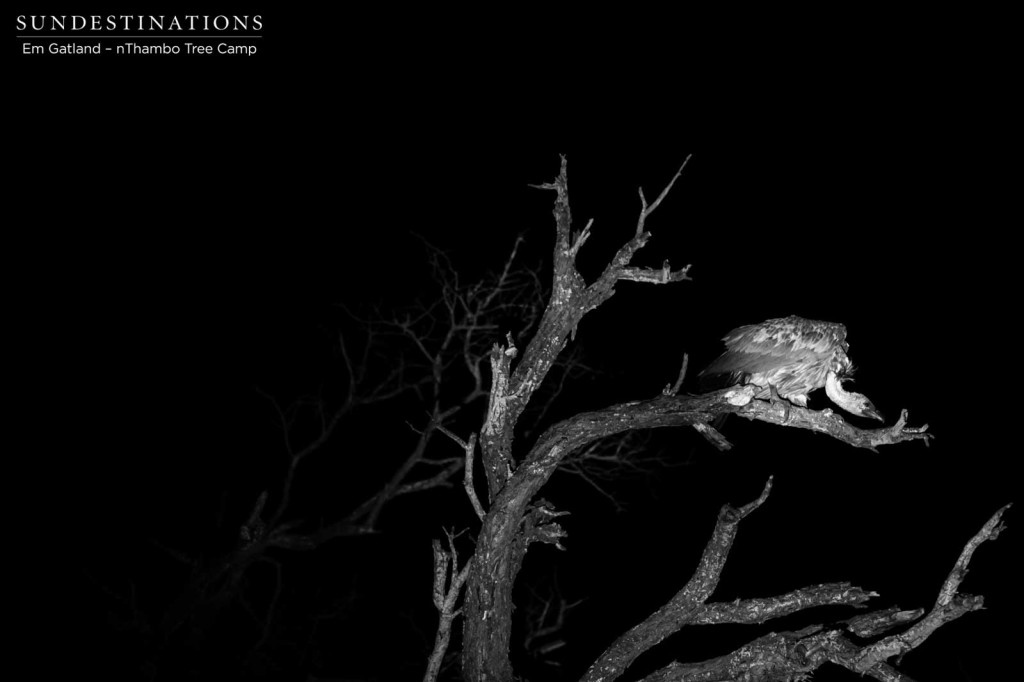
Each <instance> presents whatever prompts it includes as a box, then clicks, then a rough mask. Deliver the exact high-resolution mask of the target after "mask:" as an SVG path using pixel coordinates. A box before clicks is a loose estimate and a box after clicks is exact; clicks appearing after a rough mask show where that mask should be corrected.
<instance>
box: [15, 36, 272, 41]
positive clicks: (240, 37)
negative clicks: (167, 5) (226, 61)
mask: <svg viewBox="0 0 1024 682" xmlns="http://www.w3.org/2000/svg"><path fill="white" fill-rule="evenodd" d="M14 37H15V38H79V39H81V40H98V39H101V38H135V39H136V40H152V39H154V38H193V39H195V38H200V39H202V38H211V39H213V38H216V39H218V40H222V39H224V38H229V39H234V40H248V39H249V38H262V37H263V36H182V35H176V36H51V35H34V36H14Z"/></svg>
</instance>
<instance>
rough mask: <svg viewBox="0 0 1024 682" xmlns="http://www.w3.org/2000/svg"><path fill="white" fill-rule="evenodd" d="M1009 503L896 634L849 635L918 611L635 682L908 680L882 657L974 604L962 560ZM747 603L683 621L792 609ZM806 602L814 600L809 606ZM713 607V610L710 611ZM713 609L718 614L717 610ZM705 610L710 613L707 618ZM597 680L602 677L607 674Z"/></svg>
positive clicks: (857, 598) (867, 619) (762, 641)
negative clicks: (833, 668)
mask: <svg viewBox="0 0 1024 682" xmlns="http://www.w3.org/2000/svg"><path fill="white" fill-rule="evenodd" d="M1009 506H1010V505H1006V506H1004V507H1003V508H1002V509H1000V510H999V511H997V512H996V513H995V514H994V515H993V516H992V518H990V519H989V520H988V522H987V523H986V524H985V525H984V526H983V527H982V529H981V530H980V531H979V532H978V533H977V534H976V535H975V536H974V537H973V538H971V540H970V541H968V543H967V545H966V546H965V547H964V551H963V552H962V553H961V555H960V558H959V559H958V560H957V562H956V564H955V565H954V566H953V570H952V571H951V572H950V574H949V577H948V578H947V579H946V581H945V583H944V584H943V586H942V588H941V589H940V590H939V596H938V598H937V599H936V602H935V605H934V606H933V608H932V610H931V611H930V612H929V613H928V615H926V616H925V617H924V618H923V619H921V620H920V621H918V622H917V623H916V624H915V625H913V626H911V627H910V628H909V629H908V630H906V631H904V632H901V633H899V634H895V635H889V636H887V637H884V638H882V639H880V640H878V641H876V642H872V643H868V644H863V645H861V644H857V643H855V642H854V641H853V640H852V639H851V638H850V637H849V634H853V635H856V636H857V637H858V638H861V639H863V638H869V637H876V636H879V635H882V634H884V633H886V632H889V631H891V630H894V629H896V628H899V627H902V626H905V625H906V624H907V623H910V622H913V621H914V620H917V619H918V618H920V617H921V614H923V613H924V609H917V610H914V611H900V610H899V609H896V608H889V609H882V610H880V611H875V612H872V613H867V614H862V615H859V616H856V617H854V618H850V619H848V620H846V621H841V622H840V623H837V624H835V625H831V626H825V625H811V626H808V627H806V628H803V629H801V630H798V631H796V632H781V633H771V634H768V635H765V636H764V637H760V638H758V639H755V640H753V641H752V642H750V643H748V644H746V645H744V646H742V647H740V648H739V649H736V650H735V651H733V652H732V653H730V654H726V655H725V656H719V657H717V658H713V659H709V660H707V661H702V662H699V663H678V662H677V663H672V664H670V665H668V666H666V667H664V668H662V669H661V670H658V671H657V672H655V673H653V674H651V675H648V676H647V677H645V678H644V680H643V682H716V681H724V680H734V679H750V680H781V679H794V680H798V679H804V680H806V679H810V677H809V676H810V673H811V672H812V671H814V670H815V669H817V668H818V667H820V666H821V665H824V664H825V663H833V664H836V665H840V666H843V667H844V668H848V669H849V670H852V671H854V672H856V673H858V674H860V675H865V676H868V677H870V678H872V679H876V680H882V681H884V682H897V681H903V682H911V680H910V678H909V677H907V676H906V675H904V674H903V673H901V672H900V671H898V670H897V669H896V668H895V667H893V666H892V665H891V664H889V663H888V662H887V661H888V659H890V658H893V657H895V656H901V655H903V654H906V653H907V652H908V651H911V650H913V649H915V648H917V647H918V646H920V645H921V644H922V643H923V642H924V641H925V640H926V639H927V638H928V637H929V636H930V635H931V634H932V633H933V632H934V631H935V630H936V629H938V628H939V627H940V626H942V625H944V624H946V623H948V622H950V621H952V620H955V619H956V618H959V617H960V616H962V615H964V614H965V613H968V612H969V611H975V610H977V609H980V608H982V604H983V601H984V599H983V598H982V597H980V596H973V595H961V594H959V593H958V592H957V588H958V587H959V584H960V581H961V580H962V579H963V576H964V575H965V574H966V572H967V564H968V563H969V562H970V560H971V556H972V555H973V554H974V550H976V549H977V548H978V546H979V545H980V544H981V543H982V542H984V541H986V540H992V539H995V537H996V536H997V535H998V534H999V533H1000V531H1002V530H1003V528H1004V526H1003V525H1002V524H1001V523H1000V519H1001V517H1002V514H1003V512H1005V511H1006V509H1007V508H1009ZM834 587H838V588H839V590H838V591H833V588H834ZM808 591H809V593H810V594H814V593H815V592H818V593H819V594H820V595H822V596H825V597H826V599H833V600H834V601H831V602H829V601H823V602H819V604H825V603H851V604H859V603H861V602H862V601H864V600H866V599H867V598H868V597H872V596H877V595H876V594H874V593H870V592H862V591H860V590H858V589H857V588H851V587H849V585H845V584H840V585H837V586H829V585H821V586H818V587H817V588H806V589H805V590H797V593H802V592H808ZM791 594H792V593H791ZM844 595H845V596H847V597H851V598H850V599H849V600H848V601H846V600H843V601H840V600H837V599H836V597H842V596H844ZM751 601H752V602H767V603H768V604H769V607H768V608H767V609H765V610H761V609H760V608H759V609H757V610H756V611H755V613H757V617H751V616H748V615H746V614H745V613H744V610H743V609H741V608H738V607H739V606H740V605H741V604H744V602H743V601H738V602H736V603H735V604H736V607H734V606H733V604H721V605H714V604H712V605H707V606H706V607H705V609H706V610H705V611H704V613H703V614H702V615H700V616H697V617H695V618H693V619H691V620H690V621H689V622H693V623H698V622H703V623H713V622H762V621H763V620H767V619H768V618H774V617H778V616H781V615H786V614H787V613H792V612H793V610H795V609H789V608H782V609H778V610H776V609H775V608H773V607H772V606H770V605H771V604H786V603H791V602H792V597H791V596H790V595H787V596H785V597H779V598H776V599H775V600H751ZM811 601H815V599H814V598H812V600H811ZM808 605H817V604H813V603H810V604H808ZM709 607H710V608H709ZM714 607H718V609H716V608H714ZM721 612H724V615H723V613H721ZM709 615H710V616H711V618H708V616H709ZM584 679H585V680H586V679H589V678H584ZM604 679H605V680H606V681H607V682H610V680H612V679H614V678H613V677H607V678H604Z"/></svg>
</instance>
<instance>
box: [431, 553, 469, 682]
mask: <svg viewBox="0 0 1024 682" xmlns="http://www.w3.org/2000/svg"><path fill="white" fill-rule="evenodd" d="M472 565H473V560H472V559H470V560H469V561H467V562H466V565H465V566H463V567H462V568H461V569H460V568H459V556H458V554H457V553H456V551H455V541H454V538H453V537H452V535H451V533H449V534H448V549H447V551H446V550H444V549H442V548H441V543H440V541H438V540H434V606H435V607H436V608H437V611H438V613H439V614H440V620H439V622H438V625H437V636H436V638H435V640H434V648H433V650H432V651H431V653H430V657H429V658H428V659H427V671H426V673H425V674H424V675H423V682H434V680H436V679H437V674H438V672H439V671H440V670H441V663H442V662H443V661H444V654H445V652H446V651H447V650H448V640H449V638H450V637H451V628H452V621H453V620H454V619H455V617H456V616H458V615H459V613H460V612H461V611H460V610H457V609H456V608H455V604H456V602H457V601H458V599H459V595H460V594H461V592H462V586H463V585H464V584H465V582H466V578H467V576H468V575H469V569H470V567H471V566H472Z"/></svg>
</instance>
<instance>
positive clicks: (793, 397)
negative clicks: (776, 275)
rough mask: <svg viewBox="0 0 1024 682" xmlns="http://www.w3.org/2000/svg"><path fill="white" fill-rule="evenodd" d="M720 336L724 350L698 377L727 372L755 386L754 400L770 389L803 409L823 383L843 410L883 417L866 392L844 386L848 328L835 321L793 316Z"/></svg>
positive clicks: (850, 369) (848, 365)
mask: <svg viewBox="0 0 1024 682" xmlns="http://www.w3.org/2000/svg"><path fill="white" fill-rule="evenodd" d="M722 340H723V341H725V347H726V351H725V352H724V353H722V355H720V356H719V357H718V359H716V360H715V361H714V362H712V363H711V364H710V365H708V367H707V368H706V369H704V371H702V372H701V375H702V376H710V375H715V374H728V375H729V376H730V377H731V378H732V380H733V381H734V382H735V383H742V384H753V385H755V386H759V387H760V388H761V390H760V391H758V392H757V394H756V397H758V398H766V397H768V396H769V395H770V392H771V388H770V387H774V388H775V390H776V392H777V393H778V394H779V396H781V397H782V398H785V399H786V400H789V401H790V402H792V403H794V404H796V405H801V406H804V407H806V405H807V394H808V393H810V392H811V391H814V390H816V389H819V388H822V387H825V389H826V392H827V393H828V396H829V398H831V399H832V401H833V402H835V403H836V404H837V405H839V406H840V407H842V408H843V409H845V410H847V411H849V412H852V413H853V414H856V415H859V416H864V417H872V418H875V419H881V418H882V417H881V415H880V414H879V413H878V411H877V410H876V409H875V408H874V406H873V405H872V404H871V401H869V400H868V399H867V398H866V397H865V396H862V395H860V394H859V393H847V392H846V391H845V390H844V389H843V388H842V381H843V379H844V378H847V377H849V376H850V374H851V373H852V372H853V363H852V362H850V358H849V356H848V355H847V354H846V353H847V351H848V350H849V347H850V346H849V344H848V343H847V342H846V327H844V326H843V325H841V324H839V323H837V322H823V321H820V320H807V319H804V318H802V317H797V316H795V315H791V316H790V317H780V318H776V319H772V320H767V321H765V322H762V323H761V324H751V325H746V326H743V327H738V328H736V329H733V330H732V331H731V332H729V333H728V334H726V335H725V337H724V338H723V339H722Z"/></svg>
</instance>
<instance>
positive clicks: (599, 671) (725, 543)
mask: <svg viewBox="0 0 1024 682" xmlns="http://www.w3.org/2000/svg"><path fill="white" fill-rule="evenodd" d="M771 489H772V479H771V478H769V479H768V482H767V483H766V484H765V486H764V490H763V491H762V492H761V495H760V496H759V497H758V498H757V499H756V500H754V501H753V502H750V503H749V504H746V505H744V506H742V507H740V508H738V509H737V508H735V507H732V506H731V505H728V504H727V505H725V506H723V507H722V509H721V511H719V513H718V521H717V523H716V524H715V530H714V533H713V534H712V536H711V540H710V541H709V542H708V544H707V546H706V547H705V548H704V555H703V556H702V557H701V560H700V564H699V565H698V566H697V570H696V571H695V572H694V574H693V577H691V578H690V580H689V582H688V583H687V584H686V585H685V586H684V587H683V589H681V590H680V591H679V592H678V593H677V594H676V596H675V597H673V598H672V599H671V600H670V601H669V602H668V603H667V604H665V606H663V607H661V608H660V609H658V610H657V611H656V612H655V613H653V614H651V616H650V617H648V618H647V619H646V620H645V621H644V622H642V623H640V624H639V625H636V626H635V627H633V628H632V629H630V630H629V631H628V632H626V633H625V634H623V635H622V636H621V637H619V638H618V639H617V640H616V641H615V643H614V644H612V645H611V646H610V647H609V648H608V649H607V650H606V651H605V652H604V653H603V654H601V656H600V657H599V658H598V659H597V661H595V662H594V664H593V665H591V666H590V669H589V670H587V673H586V675H584V676H583V678H582V680H581V682H599V681H604V682H610V681H611V680H614V679H616V678H618V677H619V676H620V675H621V674H622V673H623V672H624V671H625V670H626V668H627V667H629V665H630V664H631V663H632V662H633V661H634V660H636V658H637V657H638V656H639V655H640V654H642V653H644V652H645V651H647V650H648V649H650V648H651V647H653V646H654V645H656V644H658V643H659V642H661V641H662V640H663V639H665V638H666V637H668V636H669V635H670V634H672V633H673V632H676V631H677V630H679V628H681V627H682V626H683V625H685V624H686V623H688V622H690V621H691V620H692V618H693V617H694V615H695V614H696V613H697V612H698V610H699V609H700V608H701V607H702V606H703V605H704V602H705V601H706V600H707V599H708V597H710V596H711V593H712V592H714V590H715V587H716V586H717V585H718V579H719V577H720V576H721V573H722V568H724V567H725V561H726V559H727V558H728V556H729V550H730V549H731V548H732V543H733V541H734V540H735V539H736V532H737V531H738V530H739V522H740V521H742V520H743V519H744V518H745V517H746V516H747V515H748V514H750V513H751V512H753V511H754V510H755V509H757V508H758V507H760V506H761V505H762V504H764V501H765V500H766V499H768V494H769V493H770V492H771Z"/></svg>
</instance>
